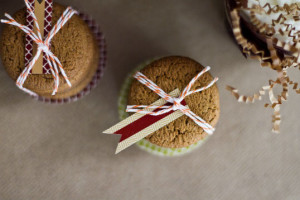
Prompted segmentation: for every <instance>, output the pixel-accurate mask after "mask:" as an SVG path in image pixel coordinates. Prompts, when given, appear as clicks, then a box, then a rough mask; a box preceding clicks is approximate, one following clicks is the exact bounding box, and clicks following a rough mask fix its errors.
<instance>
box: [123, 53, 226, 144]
mask: <svg viewBox="0 0 300 200" xmlns="http://www.w3.org/2000/svg"><path fill="white" fill-rule="evenodd" d="M203 69H204V67H203V66H202V65H201V64H199V63H197V62H196V61H194V60H192V59H190V58H187V57H180V56H170V57H165V58H161V59H158V60H156V61H154V62H152V63H150V64H149V65H147V66H146V67H145V68H144V69H142V70H141V72H142V73H143V74H144V75H145V76H147V77H148V78H149V79H150V80H152V81H153V82H154V83H156V84H157V85H158V86H159V87H160V88H161V89H162V90H164V91H165V92H167V93H170V92H171V91H173V90H175V89H176V88H178V89H180V90H181V91H182V90H183V89H184V88H185V87H186V86H187V84H188V83H189V82H190V81H191V79H192V78H194V77H195V76H196V75H197V74H198V73H199V72H200V71H202V70H203ZM212 80H213V77H212V76H211V75H210V74H209V73H208V72H207V73H205V74H203V75H202V76H201V77H200V78H199V79H198V80H197V81H196V83H195V84H194V85H193V87H192V89H195V88H199V87H203V86H206V85H207V84H209V83H210V82H211V81H212ZM159 98H160V97H159V96H158V95H157V94H156V93H154V92H153V91H152V90H150V89H149V88H147V87H146V86H144V85H142V84H141V83H140V82H138V81H137V80H134V81H133V82H132V84H131V86H130V90H129V94H128V105H150V104H152V103H153V102H154V101H156V100H158V99H159ZM185 100H186V103H187V105H188V106H189V107H190V109H191V110H192V111H193V112H194V113H195V114H196V115H198V116H200V117H201V118H203V119H204V120H205V121H206V122H208V123H210V124H211V125H212V126H215V125H216V124H217V121H218V119H219V115H220V105H219V91H218V88H217V86H216V85H213V86H212V87H211V88H209V89H207V90H204V91H202V92H199V93H195V94H192V95H190V96H187V97H186V98H185ZM206 136H207V133H206V132H204V131H203V129H202V128H201V127H199V126H198V125H197V124H196V123H195V122H194V121H193V120H192V119H190V118H189V117H187V116H185V115H184V116H182V117H180V118H178V119H177V120H175V121H173V122H171V123H170V124H168V125H167V126H165V127H163V128H161V129H159V130H158V131H156V132H154V133H153V134H151V135H149V136H148V137H146V139H147V140H149V141H150V142H151V143H153V144H156V145H159V146H162V147H167V148H182V147H187V146H189V145H191V144H194V143H196V142H198V141H199V140H202V139H204V138H205V137H206Z"/></svg>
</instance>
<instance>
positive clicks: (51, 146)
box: [0, 0, 300, 200]
mask: <svg viewBox="0 0 300 200" xmlns="http://www.w3.org/2000/svg"><path fill="white" fill-rule="evenodd" d="M59 2H61V3H64V4H69V5H73V6H74V7H75V8H79V9H80V10H81V11H84V12H87V13H90V14H91V15H93V16H94V18H95V19H96V20H97V21H98V22H99V24H100V25H101V27H102V30H103V31H104V32H105V34H106V38H107V43H108V65H107V68H106V71H105V75H104V78H103V79H102V80H101V83H100V85H99V86H98V87H97V88H96V89H95V90H93V91H92V93H91V94H90V95H89V96H88V97H86V98H84V99H83V100H81V101H78V102H76V103H72V104H68V105H63V106H53V105H47V104H42V103H39V102H36V101H34V100H32V99H31V98H29V97H28V96H27V95H25V94H23V93H22V92H21V91H20V90H18V89H17V87H15V85H14V82H13V81H11V80H10V79H9V78H8V76H7V75H6V73H5V71H4V69H3V67H2V66H1V67H0V96H1V98H0V113H1V115H0V127H1V128H0V199H1V200H19V199H31V200H35V199H43V200H48V199H49V200H50V199H64V200H69V199H72V200H77V199H78V200H79V199H80V200H82V199H89V200H94V199H95V200H96V199H108V200H109V199H164V200H165V199H172V200H177V199H266V200H268V199H272V200H273V199H288V200H291V199H299V198H300V180H299V179H300V154H299V150H300V146H299V145H300V140H299V139H300V135H299V127H300V125H299V120H298V119H299V116H300V114H299V100H300V96H297V95H295V94H294V93H293V92H291V94H290V99H289V102H288V103H286V104H284V105H283V106H282V110H283V111H282V115H283V123H282V133H281V134H280V135H275V134H273V133H271V131H270V130H271V114H272V111H271V110H270V109H265V108H264V107H263V105H264V103H265V101H266V99H264V101H263V102H258V103H256V104H254V105H244V104H238V103H236V102H235V101H234V98H233V97H232V96H231V95H230V94H229V93H228V92H227V91H226V90H225V85H226V84H230V85H234V86H238V87H239V88H240V89H241V91H242V92H244V93H248V94H250V93H251V92H254V91H256V90H257V89H259V88H260V86H262V85H264V84H266V83H267V80H268V79H269V78H274V77H275V74H274V72H272V71H271V70H269V69H262V68H260V67H259V65H258V64H257V63H256V62H254V61H247V60H245V59H244V58H243V56H242V55H241V53H240V52H239V50H238V48H237V47H236V45H235V44H234V43H233V41H232V39H231V38H230V37H229V35H228V34H227V31H226V28H225V26H224V13H223V2H222V1H221V0H213V1H212V0H181V1H175V0H152V1H150V0H143V1H137V0H127V1H125V0H93V1H92V0H87V1H80V0H72V1H71V0H66V1H63V0H59ZM22 6H23V1H22V0H9V1H6V0H0V14H1V17H2V16H3V15H4V12H8V13H10V14H12V13H13V12H14V11H16V10H17V9H19V8H21V7H22ZM2 27H3V26H1V28H2ZM162 55H186V56H190V57H192V58H194V59H196V60H198V61H200V62H201V63H202V64H203V65H210V66H212V74H213V75H214V76H219V77H220V81H219V83H218V85H219V88H220V94H221V108H222V113H221V118H220V121H219V124H218V126H217V131H216V132H215V134H214V136H213V137H211V139H210V140H209V141H208V142H207V143H206V144H205V145H204V146H203V147H201V148H200V149H199V150H197V151H194V152H193V153H191V154H189V155H186V156H184V157H178V158H169V159H167V158H160V157H155V156H153V155H150V154H147V153H145V152H143V151H141V150H139V149H138V148H137V147H135V146H133V147H131V148H129V149H127V150H125V151H123V152H122V153H120V154H118V155H114V151H115V148H116V145H117V143H118V140H119V137H118V136H108V135H104V134H101V131H102V130H104V129H106V128H108V127H110V126H111V125H113V124H115V123H116V122H118V113H117V98H118V92H119V89H120V86H121V84H122V81H123V79H124V77H125V75H126V74H127V73H128V72H129V71H130V70H131V69H133V68H134V67H135V66H136V65H137V64H139V63H140V62H143V61H144V60H146V59H149V58H152V57H153V56H162ZM295 72H296V71H295ZM297 77H299V72H296V73H295V74H294V78H297Z"/></svg>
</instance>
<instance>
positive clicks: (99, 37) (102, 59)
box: [33, 13, 107, 104]
mask: <svg viewBox="0 0 300 200" xmlns="http://www.w3.org/2000/svg"><path fill="white" fill-rule="evenodd" d="M79 16H80V17H81V19H82V20H83V21H85V22H86V23H87V25H88V26H89V27H90V29H91V31H92V32H93V33H94V36H95V39H96V41H97V44H98V47H99V54H100V55H99V62H98V68H97V71H96V73H95V75H94V76H93V79H92V80H91V82H90V83H89V84H88V85H87V86H86V87H85V88H84V89H83V90H82V91H80V92H79V93H78V94H76V95H74V96H71V97H68V98H63V99H51V98H46V97H42V96H37V97H33V98H34V99H36V100H38V101H42V102H44V103H50V104H63V103H70V102H75V101H77V100H79V99H81V98H82V97H84V96H85V95H87V94H89V93H90V92H91V90H92V89H93V88H95V87H96V85H97V84H98V82H99V80H100V79H101V77H102V76H103V71H104V68H105V64H106V58H107V55H106V54H107V53H106V42H105V38H104V35H103V33H102V32H101V31H100V28H99V26H98V24H97V23H96V22H95V21H94V20H93V19H92V18H91V17H90V16H89V15H86V14H84V13H79Z"/></svg>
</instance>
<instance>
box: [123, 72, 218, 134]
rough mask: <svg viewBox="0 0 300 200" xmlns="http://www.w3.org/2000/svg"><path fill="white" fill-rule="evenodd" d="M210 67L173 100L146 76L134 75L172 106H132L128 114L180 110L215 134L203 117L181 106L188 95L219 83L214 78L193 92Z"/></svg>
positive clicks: (127, 110) (155, 114)
mask: <svg viewBox="0 0 300 200" xmlns="http://www.w3.org/2000/svg"><path fill="white" fill-rule="evenodd" d="M209 70H210V67H206V68H205V69H204V70H202V71H201V72H200V73H199V74H197V76H195V77H194V78H193V79H192V80H191V81H190V83H189V84H188V85H187V86H186V88H185V89H184V90H183V91H182V93H181V94H180V95H179V97H178V98H173V97H171V96H170V95H168V94H167V93H165V92H164V91H163V90H162V89H161V88H159V87H158V86H157V85H156V84H155V83H153V82H152V81H151V80H149V79H148V78H147V77H146V76H145V75H143V74H142V73H140V72H137V73H136V74H135V75H134V78H136V79H137V80H138V81H139V82H141V83H142V84H144V85H146V86H147V87H148V88H149V89H151V90H152V91H154V92H155V93H156V94H158V95H159V96H160V97H162V98H163V99H165V100H166V101H167V102H169V103H171V104H172V105H170V106H166V105H163V106H153V105H148V106H145V105H131V106H127V109H126V112H137V113H141V114H149V115H154V116H157V115H162V114H165V113H168V112H170V111H172V110H173V111H176V110H180V111H182V112H183V113H184V114H185V115H186V116H188V117H190V118H191V119H192V120H193V121H194V122H195V123H196V124H197V125H199V126H200V127H201V128H203V130H204V131H205V132H206V133H208V134H213V132H214V130H215V129H214V128H213V127H212V126H211V125H210V124H208V123H207V122H205V121H204V120H203V119H202V118H201V117H199V116H197V115H196V114H195V113H194V112H192V111H191V110H190V109H189V108H188V107H186V106H184V105H182V104H181V102H182V101H183V100H184V98H185V97H187V96H188V95H191V94H194V93H196V92H201V91H203V90H206V89H208V88H210V87H211V86H212V85H213V84H214V83H215V82H217V81H218V78H214V79H213V80H212V81H211V82H210V83H209V84H208V85H207V86H205V87H202V88H199V89H196V90H192V91H191V87H192V86H193V84H194V83H195V82H196V80H197V79H198V78H199V77H200V76H202V75H203V74H204V73H205V72H207V71H209ZM147 109H155V110H154V111H149V110H147Z"/></svg>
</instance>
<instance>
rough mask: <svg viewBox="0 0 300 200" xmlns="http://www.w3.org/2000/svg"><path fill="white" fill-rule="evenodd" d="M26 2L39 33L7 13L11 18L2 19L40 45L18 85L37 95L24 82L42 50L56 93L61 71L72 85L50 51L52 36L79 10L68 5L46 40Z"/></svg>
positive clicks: (26, 0) (2, 21)
mask: <svg viewBox="0 0 300 200" xmlns="http://www.w3.org/2000/svg"><path fill="white" fill-rule="evenodd" d="M25 4H26V7H27V9H28V11H29V13H30V15H31V16H32V18H33V20H34V23H35V25H36V29H37V34H35V33H34V32H33V31H32V30H31V29H30V28H28V27H27V26H24V25H22V24H19V23H18V22H17V21H16V20H14V19H13V18H12V17H11V16H10V15H9V14H7V13H5V16H6V17H7V18H8V19H9V20H3V19H2V20H1V23H5V24H10V25H13V26H17V27H19V28H20V29H21V30H22V31H24V32H25V33H26V34H27V35H28V36H29V37H31V38H32V40H33V41H34V42H35V43H36V44H37V46H38V50H37V53H36V55H35V56H34V57H33V59H32V60H31V62H30V63H29V64H28V65H27V66H26V67H25V69H24V70H23V72H22V73H21V75H20V76H19V78H18V79H17V82H16V84H17V86H18V87H19V88H20V89H21V90H23V91H24V92H26V93H28V94H30V95H33V96H37V94H36V93H34V92H32V91H30V90H29V89H26V88H24V87H23V84H24V82H25V81H26V79H27V77H28V75H29V73H30V71H31V69H32V67H33V66H34V64H35V62H36V61H37V59H38V58H39V56H40V55H41V53H42V52H44V53H45V55H46V58H47V62H48V64H49V66H50V71H51V73H52V75H53V79H54V89H53V92H52V95H55V94H56V93H57V90H58V86H59V72H60V73H61V74H62V75H63V77H64V79H65V80H66V82H67V84H68V85H69V86H70V87H71V86H72V85H71V83H70V81H69V79H68V77H67V75H66V73H65V71H64V69H63V67H62V64H61V63H60V61H59V60H58V58H57V57H56V56H55V55H54V54H53V53H52V52H51V51H50V48H49V47H50V42H51V40H52V38H53V37H54V36H55V34H56V33H57V32H58V31H59V30H60V29H61V28H62V27H63V26H64V25H65V24H66V22H67V21H68V20H69V19H70V18H71V17H72V16H73V15H74V14H78V13H77V11H75V10H73V9H72V8H71V7H68V8H67V9H66V10H65V11H64V12H63V14H62V16H61V17H60V18H59V20H58V21H57V23H56V25H55V26H53V28H52V30H51V31H50V32H49V34H48V35H47V37H46V38H45V40H43V38H42V35H41V31H40V28H39V25H38V21H37V18H36V16H35V14H34V12H33V10H32V9H31V8H30V5H29V3H28V0H25Z"/></svg>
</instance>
